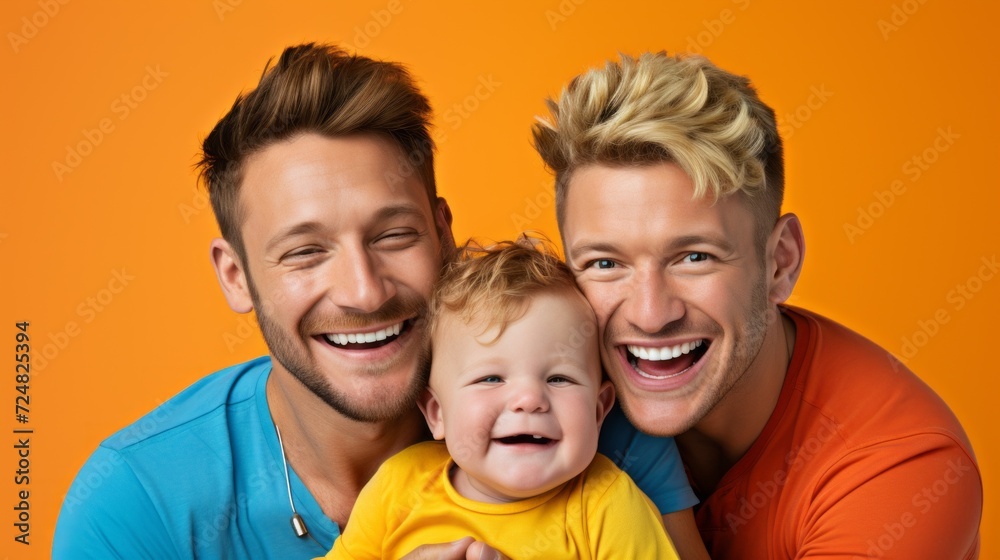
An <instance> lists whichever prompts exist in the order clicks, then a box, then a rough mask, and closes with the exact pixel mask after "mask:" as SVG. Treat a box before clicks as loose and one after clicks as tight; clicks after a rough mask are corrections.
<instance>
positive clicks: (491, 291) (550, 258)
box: [425, 236, 584, 341]
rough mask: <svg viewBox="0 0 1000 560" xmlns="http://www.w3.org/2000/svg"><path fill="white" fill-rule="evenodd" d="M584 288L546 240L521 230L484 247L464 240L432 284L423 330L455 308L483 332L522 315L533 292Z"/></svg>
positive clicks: (431, 330)
mask: <svg viewBox="0 0 1000 560" xmlns="http://www.w3.org/2000/svg"><path fill="white" fill-rule="evenodd" d="M562 290H566V291H570V292H577V293H579V294H580V295H581V302H582V301H584V300H583V299H582V292H580V289H579V288H578V287H577V285H576V280H575V279H574V277H573V273H572V271H571V270H570V269H569V267H568V266H566V263H564V262H563V261H562V260H560V259H559V257H558V254H557V252H556V250H555V248H554V247H553V246H552V244H551V243H549V242H548V241H547V240H543V239H539V238H534V237H526V236H522V237H521V238H520V239H518V240H517V241H516V242H515V241H502V242H500V243H497V244H495V245H492V246H489V247H483V246H482V245H480V244H478V243H476V242H475V241H472V240H470V241H468V242H466V244H465V245H463V246H462V247H461V249H459V252H458V256H457V258H455V259H454V260H453V261H451V262H450V263H449V264H448V266H447V267H446V268H445V270H444V273H443V274H442V276H441V279H440V280H439V281H438V283H437V285H436V286H435V289H434V295H433V296H432V297H431V302H430V306H429V310H428V313H427V321H428V326H427V329H426V331H425V332H426V333H427V336H428V341H429V337H430V336H431V335H433V333H434V330H435V328H436V326H437V324H438V321H439V320H440V318H441V315H442V314H443V313H455V314H456V315H457V316H458V317H459V318H460V319H462V321H464V322H465V323H468V324H477V325H482V327H483V332H486V331H488V330H490V329H491V328H492V327H499V328H500V330H499V332H498V333H497V339H499V338H500V335H502V334H503V331H504V330H505V329H506V327H507V325H509V324H510V323H512V322H514V321H517V320H518V319H520V318H521V317H523V316H524V313H525V312H526V311H527V309H528V304H529V303H530V301H531V298H532V297H534V296H536V295H538V294H540V293H551V292H558V291H562Z"/></svg>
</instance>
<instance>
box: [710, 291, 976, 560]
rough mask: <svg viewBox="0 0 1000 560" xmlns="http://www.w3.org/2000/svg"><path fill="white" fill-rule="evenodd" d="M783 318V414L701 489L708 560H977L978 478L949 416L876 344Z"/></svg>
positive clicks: (799, 315)
mask: <svg viewBox="0 0 1000 560" xmlns="http://www.w3.org/2000/svg"><path fill="white" fill-rule="evenodd" d="M783 311H784V313H785V314H786V315H787V316H789V317H790V318H792V319H793V320H794V321H795V326H796V337H795V349H794V352H793V354H792V360H791V364H790V365H789V367H788V373H787V374H786V376H785V382H784V385H783V386H782V389H781V396H780V397H779V398H778V403H777V406H776V407H775V409H774V412H773V413H772V414H771V417H770V419H769V420H768V421H767V424H766V425H765V426H764V430H763V431H762V432H761V434H760V436H758V437H757V440H756V441H755V442H754V443H753V445H752V446H751V447H750V449H749V450H748V451H747V453H746V455H744V456H743V458H742V459H740V460H739V462H737V463H736V464H735V465H733V467H732V468H731V469H729V472H727V473H726V475H725V476H724V477H723V478H722V480H721V481H720V483H719V486H718V487H717V488H716V489H715V491H714V492H713V493H712V494H711V495H709V496H707V497H705V496H704V495H703V493H700V492H698V489H697V488H695V492H696V493H698V494H699V497H702V504H701V505H700V506H697V509H696V517H697V521H698V528H699V530H700V531H701V535H702V538H703V539H704V540H705V544H706V546H707V547H708V550H709V552H710V553H711V556H712V558H713V559H715V560H724V559H741V560H744V559H755V560H756V559H777V558H838V559H841V560H848V559H854V558H886V559H888V558H900V559H906V560H913V559H917V558H928V559H930V558H933V559H935V560H943V559H951V558H957V559H970V558H978V556H979V523H980V518H981V516H982V509H983V488H982V479H981V476H980V473H979V467H978V465H977V464H976V459H975V456H974V455H973V453H972V446H971V444H970V443H969V440H968V438H967V437H966V435H965V432H964V431H963V430H962V426H961V425H960V424H959V423H958V420H957V419H956V418H955V416H954V415H953V414H952V413H951V411H950V410H949V409H948V406H947V405H946V404H945V403H944V402H943V401H942V400H941V398H940V397H938V396H937V395H936V394H935V393H934V391H932V390H931V389H930V388H929V387H928V386H927V385H925V384H924V383H923V382H922V381H921V380H920V379H918V378H917V376H915V375H914V374H913V373H912V372H910V371H909V370H908V369H906V367H904V366H903V365H902V364H900V363H899V362H898V361H896V360H895V358H893V357H892V355H891V354H889V353H888V352H886V351H885V350H883V349H881V348H879V347H878V346H876V345H875V344H874V343H872V342H871V341H869V340H866V339H865V338H863V337H861V336H860V335H858V334H857V333H854V332H852V331H850V330H848V329H846V328H844V327H842V326H840V325H838V324H836V323H834V322H833V321H830V320H829V319H825V318H823V317H820V316H818V315H815V314H813V313H809V312H807V311H804V310H801V309H795V308H783Z"/></svg>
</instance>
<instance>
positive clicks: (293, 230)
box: [264, 204, 423, 252]
mask: <svg viewBox="0 0 1000 560" xmlns="http://www.w3.org/2000/svg"><path fill="white" fill-rule="evenodd" d="M396 216H416V217H420V218H423V213H422V212H421V211H420V209H419V208H418V207H416V206H414V205H412V204H394V205H392V206H386V207H384V208H380V209H379V210H378V211H377V212H375V215H374V216H372V219H371V222H372V223H378V222H383V221H386V220H391V219H392V218H395V217H396ZM324 227H325V226H324V225H323V224H322V223H320V222H317V221H308V222H301V223H298V224H295V225H293V226H290V227H289V228H288V229H286V230H284V231H282V232H280V233H278V234H277V235H275V236H274V237H272V238H271V240H270V241H268V242H267V245H265V247H264V250H265V252H269V251H271V250H272V249H274V247H275V246H277V245H280V244H281V243H282V242H283V241H285V240H286V239H289V238H291V237H295V236H297V235H305V234H310V233H316V232H319V231H322V230H323V229H324Z"/></svg>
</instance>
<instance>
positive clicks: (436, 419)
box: [417, 387, 444, 440]
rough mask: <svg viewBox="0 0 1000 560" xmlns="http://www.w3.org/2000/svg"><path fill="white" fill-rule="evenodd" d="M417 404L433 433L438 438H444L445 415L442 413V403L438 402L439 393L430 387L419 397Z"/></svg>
mask: <svg viewBox="0 0 1000 560" xmlns="http://www.w3.org/2000/svg"><path fill="white" fill-rule="evenodd" d="M417 406H419V407H420V412H423V413H424V418H425V419H426V420H427V427H428V428H430V429H431V435H432V436H434V439H436V440H442V439H444V416H442V414H441V403H440V402H438V399H437V395H435V394H434V390H433V389H431V388H430V387H428V388H426V389H424V391H423V392H422V393H421V394H420V396H419V397H417Z"/></svg>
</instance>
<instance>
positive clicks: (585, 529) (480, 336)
mask: <svg viewBox="0 0 1000 560" xmlns="http://www.w3.org/2000/svg"><path fill="white" fill-rule="evenodd" d="M428 321H429V324H428V328H427V333H429V338H430V341H429V346H430V348H431V351H432V353H433V361H432V362H431V367H430V381H429V388H428V390H427V392H426V394H425V395H424V397H423V398H422V400H421V402H420V408H421V410H422V411H423V413H424V416H425V417H426V419H427V424H428V426H429V427H430V430H431V433H432V434H433V436H434V439H436V440H444V444H441V443H439V442H425V443H421V444H417V445H414V446H412V447H410V448H408V449H406V450H404V451H403V452H401V453H399V454H397V455H396V456H394V457H392V458H390V459H389V460H388V461H386V462H385V463H384V464H383V465H382V467H381V468H380V469H379V471H378V472H377V473H376V474H375V476H374V477H373V478H372V480H371V481H370V482H369V483H368V484H367V485H366V486H365V488H364V489H363V490H362V492H361V495H360V496H359V497H358V501H357V503H356V504H355V506H354V510H353V512H352V513H351V517H350V520H349V521H348V523H347V527H346V529H345V531H344V533H343V535H342V536H341V537H340V538H339V539H337V541H336V542H335V544H334V547H333V550H332V551H331V552H330V554H328V555H327V558H399V557H402V556H404V555H405V554H407V553H408V552H410V551H412V550H413V549H415V548H417V547H418V546H420V545H423V544H428V543H436V542H444V541H451V540H456V539H460V538H462V537H465V536H470V535H471V536H472V537H474V538H475V539H476V540H481V541H484V542H486V543H488V544H489V545H491V546H493V547H494V548H497V549H499V550H500V551H501V552H503V554H505V555H506V556H508V557H510V558H517V559H519V560H520V559H524V558H676V557H677V556H676V552H675V551H674V548H673V545H672V544H671V542H670V539H669V538H668V537H667V535H666V533H665V532H664V530H663V526H662V524H661V519H660V514H659V512H657V510H656V507H655V506H653V504H652V503H651V502H650V501H649V500H648V499H647V498H646V496H645V495H644V494H643V493H642V492H641V491H640V490H639V489H638V488H637V487H636V486H635V484H634V483H633V482H632V479H630V478H629V477H628V475H626V474H625V473H623V472H622V471H621V470H620V469H619V468H618V467H617V466H615V465H614V464H613V463H612V462H611V461H610V460H609V459H608V458H606V457H605V456H603V455H600V454H597V439H598V432H599V431H600V427H601V423H602V422H603V421H604V417H605V415H606V414H607V413H608V411H609V409H610V408H611V405H612V404H613V403H614V388H613V387H612V386H611V383H610V382H609V381H607V380H604V379H603V376H602V371H601V362H600V355H599V350H598V343H597V334H596V333H597V326H596V320H595V316H594V312H593V311H592V310H591V308H590V306H589V305H588V303H587V300H586V299H585V298H584V296H583V294H582V293H581V292H580V291H579V289H578V288H577V287H576V283H575V281H574V279H573V275H572V273H571V272H570V271H569V269H568V268H567V267H566V265H565V264H563V263H562V262H561V261H560V260H559V259H558V258H556V257H555V256H554V255H552V254H551V253H549V252H546V251H544V250H539V249H538V248H536V247H532V246H530V243H529V244H518V243H509V242H508V243H503V244H500V245H498V246H496V247H493V248H489V249H478V248H468V247H467V248H466V249H465V250H464V251H463V255H462V257H461V258H459V259H458V260H457V261H456V262H454V263H453V264H452V265H450V266H449V267H448V269H447V270H446V271H445V273H444V275H443V277H442V279H441V281H440V282H439V284H438V286H437V288H436V290H435V293H434V296H433V298H432V301H431V305H430V311H429V317H428Z"/></svg>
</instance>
